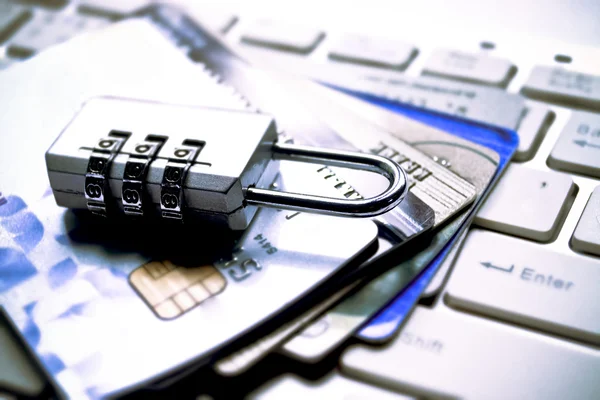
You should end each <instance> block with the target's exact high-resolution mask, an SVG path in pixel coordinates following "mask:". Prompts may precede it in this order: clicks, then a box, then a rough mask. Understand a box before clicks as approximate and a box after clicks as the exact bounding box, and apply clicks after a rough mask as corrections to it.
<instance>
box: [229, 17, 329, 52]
mask: <svg viewBox="0 0 600 400" xmlns="http://www.w3.org/2000/svg"><path fill="white" fill-rule="evenodd" d="M324 36H325V34H324V33H323V32H321V31H319V30H318V29H311V28H304V27H290V26H285V25H281V24H279V25H278V24H277V23H275V22H273V21H269V20H261V21H258V22H256V23H255V24H254V25H253V26H251V27H250V28H249V29H248V30H247V31H246V32H245V33H244V34H243V35H242V38H241V39H242V42H244V43H248V44H252V45H256V46H264V47H270V48H274V49H279V50H287V51H292V52H296V53H302V54H306V53H309V52H311V51H312V50H313V49H314V48H315V47H316V46H317V45H318V44H319V42H320V41H321V40H322V39H323V37H324Z"/></svg>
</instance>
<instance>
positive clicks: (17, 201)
mask: <svg viewBox="0 0 600 400" xmlns="http://www.w3.org/2000/svg"><path fill="white" fill-rule="evenodd" d="M2 199H3V200H4V202H3V204H2V206H1V207H0V225H1V226H2V227H3V228H4V229H6V230H7V231H8V232H10V233H11V234H13V235H14V236H13V240H14V241H15V242H16V243H17V244H18V245H19V246H20V247H21V248H22V249H23V250H25V253H29V252H30V251H31V250H33V249H34V248H35V246H37V245H38V243H39V242H40V241H41V240H42V238H43V237H44V226H43V225H42V223H41V222H40V220H39V219H38V218H37V217H36V216H35V215H34V214H33V213H31V212H22V213H21V212H20V211H23V210H25V209H26V208H27V204H26V203H25V202H24V201H23V199H21V198H20V197H18V196H8V197H7V198H2Z"/></svg>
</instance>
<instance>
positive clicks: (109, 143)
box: [83, 137, 123, 217]
mask: <svg viewBox="0 0 600 400" xmlns="http://www.w3.org/2000/svg"><path fill="white" fill-rule="evenodd" d="M122 146H123V140H122V139H120V138H116V137H105V138H100V140H98V143H97V144H96V146H94V149H93V151H92V154H91V155H90V159H89V161H88V165H87V171H86V173H85V186H84V189H83V193H84V195H85V199H86V200H87V208H88V210H90V211H91V212H92V213H93V214H96V215H100V216H103V217H106V216H107V210H106V208H107V199H110V186H109V185H108V171H109V170H110V167H111V164H112V161H113V159H114V158H115V156H116V155H117V154H118V152H119V150H120V149H121V147H122Z"/></svg>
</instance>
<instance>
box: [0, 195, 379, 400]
mask: <svg viewBox="0 0 600 400" xmlns="http://www.w3.org/2000/svg"><path fill="white" fill-rule="evenodd" d="M280 187H282V188H284V187H285V186H284V185H280ZM6 200H7V201H6V203H5V204H3V205H2V206H0V215H1V216H0V260H1V263H2V265H0V270H2V271H3V272H4V274H3V275H5V276H8V277H9V278H7V279H3V280H2V285H1V287H0V289H1V292H0V303H1V304H2V305H3V307H4V309H5V310H6V312H7V314H8V316H9V317H10V318H11V319H12V320H13V322H14V323H15V324H16V326H17V328H18V330H19V332H20V333H21V334H22V335H23V337H24V339H25V341H26V342H27V343H28V345H29V346H31V348H32V349H33V351H34V353H35V354H36V355H37V356H38V357H39V358H40V360H41V362H42V364H43V366H44V367H45V368H46V370H47V372H48V373H49V374H50V375H51V376H52V377H53V378H54V379H55V381H56V382H57V383H58V385H59V386H60V388H61V389H62V390H63V391H64V392H65V394H66V395H67V396H68V397H73V398H80V397H81V396H86V397H103V396H105V395H107V394H109V393H118V392H120V391H122V390H125V389H129V388H132V387H134V386H137V385H140V384H143V383H147V382H148V381H149V380H152V379H156V378H159V377H161V376H165V375H166V374H170V373H173V372H174V371H175V370H176V369H177V368H180V367H184V366H187V365H189V364H190V363H197V362H201V361H203V360H206V359H207V357H208V356H210V355H211V354H213V353H214V352H215V351H216V350H218V349H219V348H221V347H222V346H223V345H225V344H227V343H228V342H231V341H232V340H234V339H235V338H236V337H239V336H240V335H242V334H244V333H247V332H249V331H250V330H251V329H252V328H255V327H257V326H258V325H259V324H260V323H262V322H264V321H266V320H267V319H269V318H270V317H273V316H276V315H278V313H279V312H281V311H282V310H283V309H285V308H286V307H288V306H290V305H291V304H293V303H294V302H295V301H296V300H298V299H300V298H301V297H302V296H303V295H305V294H306V293H307V292H309V291H310V290H311V289H313V288H315V287H316V286H317V285H319V284H321V283H323V282H324V281H326V280H327V278H329V277H331V276H332V274H334V273H335V272H337V271H339V270H340V268H342V267H343V266H344V265H346V264H347V263H348V260H351V259H352V258H353V257H355V256H356V255H357V254H360V253H361V252H362V251H363V250H365V249H367V248H369V246H371V245H372V244H373V243H374V242H375V240H376V239H377V227H376V225H375V224H374V223H373V222H372V221H370V220H366V219H348V218H336V217H329V216H322V215H310V214H296V213H293V214H292V213H288V212H285V211H278V210H275V209H263V210H260V211H259V212H258V214H257V216H256V217H255V219H254V220H253V222H252V224H251V226H250V227H249V229H248V230H247V231H246V232H245V233H244V235H243V236H242V237H241V238H240V239H239V241H237V243H230V245H231V249H233V250H231V252H230V253H229V254H230V257H228V258H229V259H223V260H221V261H217V262H214V263H213V262H210V261H208V260H210V259H211V255H212V254H214V253H215V250H214V247H215V244H214V243H215V241H216V242H223V239H221V238H220V237H217V238H214V239H213V240H211V235H212V236H214V235H215V233H214V232H204V231H202V229H201V228H197V229H195V230H194V229H192V230H189V229H188V231H187V232H188V233H189V234H190V236H189V237H187V238H185V237H184V238H181V240H182V241H181V242H179V243H176V245H175V246H172V245H166V240H165V239H164V237H165V236H167V235H170V236H173V237H177V233H176V232H170V231H168V230H166V231H165V230H160V229H158V228H155V229H152V228H149V229H148V228H147V229H144V230H143V232H141V231H142V229H139V228H133V227H132V225H129V226H130V228H129V230H128V228H127V227H125V226H121V227H117V226H113V225H108V226H103V225H93V224H90V223H89V221H85V220H84V221H83V222H82V221H81V219H78V218H76V217H75V216H74V215H73V214H72V212H71V211H65V210H63V209H60V208H58V207H57V206H56V204H54V200H53V198H52V197H51V196H47V197H45V198H44V199H42V200H41V201H39V202H37V203H35V204H33V205H32V206H31V207H26V205H25V203H24V202H23V200H22V199H20V198H19V197H18V196H16V195H8V196H6ZM113 229H114V231H113ZM117 229H118V231H117ZM131 229H133V230H131ZM136 229H137V230H136ZM136 235H139V236H138V237H136ZM219 244H220V245H221V246H220V247H223V246H222V245H223V243H219ZM158 252H159V253H158Z"/></svg>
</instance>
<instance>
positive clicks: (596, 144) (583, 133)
mask: <svg viewBox="0 0 600 400" xmlns="http://www.w3.org/2000/svg"><path fill="white" fill-rule="evenodd" d="M548 165H549V166H550V167H551V168H556V169H560V170H564V171H569V172H575V173H578V174H582V175H590V176H592V177H594V178H600V114H596V113H591V112H583V111H573V114H572V116H571V119H570V120H569V122H568V123H567V125H566V126H565V127H564V129H563V131H562V133H561V134H560V137H559V138H558V141H557V142H556V144H555V145H554V149H553V150H552V153H551V154H550V157H549V158H548Z"/></svg>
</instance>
